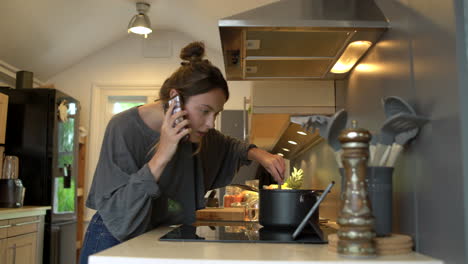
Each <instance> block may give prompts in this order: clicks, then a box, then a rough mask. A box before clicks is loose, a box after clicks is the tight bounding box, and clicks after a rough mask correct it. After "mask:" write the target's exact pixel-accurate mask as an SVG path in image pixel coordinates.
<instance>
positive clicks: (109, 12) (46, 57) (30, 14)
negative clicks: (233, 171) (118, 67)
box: [0, 0, 277, 81]
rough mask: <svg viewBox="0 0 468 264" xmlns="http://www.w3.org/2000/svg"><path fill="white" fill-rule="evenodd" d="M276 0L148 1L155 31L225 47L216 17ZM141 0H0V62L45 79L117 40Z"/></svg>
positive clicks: (121, 36)
mask: <svg viewBox="0 0 468 264" xmlns="http://www.w3.org/2000/svg"><path fill="white" fill-rule="evenodd" d="M276 1H277V0H146V2H147V3H150V4H151V8H150V11H149V13H148V15H149V17H150V19H151V23H152V27H153V34H157V31H158V30H173V31H180V32H182V33H185V34H187V35H189V36H191V37H192V38H193V39H196V40H202V41H204V42H205V44H206V45H207V46H208V47H210V48H212V49H215V50H219V51H220V50H221V44H220V42H219V32H218V27H217V21H218V19H220V18H223V17H227V16H231V15H234V14H237V13H240V12H243V11H246V10H249V9H253V8H256V7H259V6H262V5H265V4H268V3H272V2H276ZM136 2H138V1H137V0H0V60H1V61H4V62H6V63H8V64H10V65H13V66H14V67H17V68H19V69H21V70H28V71H32V72H34V76H35V77H37V78H39V79H40V80H42V81H46V80H48V79H49V78H50V77H52V76H54V75H55V74H57V73H60V72H61V71H63V70H65V69H66V68H68V67H70V66H71V65H73V64H75V63H77V62H78V61H80V60H82V59H83V58H85V57H86V56H89V55H92V54H93V53H95V52H96V51H98V50H100V49H102V48H104V47H106V46H108V45H110V44H112V43H113V42H115V41H119V40H120V39H122V38H124V37H125V36H126V34H127V25H128V22H129V21H130V19H131V17H132V16H133V15H135V14H136V9H135V3H136Z"/></svg>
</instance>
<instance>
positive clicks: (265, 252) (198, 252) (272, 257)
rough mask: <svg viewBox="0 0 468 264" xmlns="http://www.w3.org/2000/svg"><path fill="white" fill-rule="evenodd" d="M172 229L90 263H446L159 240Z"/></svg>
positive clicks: (305, 247) (306, 247) (312, 248)
mask: <svg viewBox="0 0 468 264" xmlns="http://www.w3.org/2000/svg"><path fill="white" fill-rule="evenodd" d="M170 230H171V228H169V227H161V228H157V229H155V230H152V231H150V232H148V233H145V234H143V235H141V236H139V237H136V238H134V239H131V240H129V241H126V242H124V243H122V244H120V245H117V246H115V247H113V248H110V249H107V250H104V251H102V252H99V253H97V254H95V255H92V256H90V259H89V264H133V263H135V264H136V263H138V264H153V263H165V264H172V263H177V264H179V263H184V264H185V263H191V264H194V263H197V264H198V263H223V264H234V263H243V264H257V263H291V262H292V263H294V264H303V263H304V264H305V263H327V264H332V263H345V262H348V263H350V262H354V263H355V262H367V263H373V262H378V263H393V264H394V263H407V262H412V263H421V264H422V263H427V264H429V263H431V264H436V263H437V264H442V263H443V262H442V261H440V260H436V259H433V258H429V257H427V256H424V255H421V254H418V253H414V252H413V253H410V254H405V255H396V256H384V257H377V258H372V259H349V258H342V257H340V256H338V255H337V254H336V253H332V252H329V251H328V249H327V245H313V244H269V243H222V242H169V241H159V237H161V236H163V235H164V234H166V233H167V232H169V231H170Z"/></svg>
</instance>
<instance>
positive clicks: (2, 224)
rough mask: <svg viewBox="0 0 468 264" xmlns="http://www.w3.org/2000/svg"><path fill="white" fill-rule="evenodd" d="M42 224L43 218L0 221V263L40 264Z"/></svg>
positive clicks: (33, 217)
mask: <svg viewBox="0 0 468 264" xmlns="http://www.w3.org/2000/svg"><path fill="white" fill-rule="evenodd" d="M43 224H44V222H43V216H31V217H19V218H12V219H5V220H0V263H2V264H3V263H6V264H40V263H41V261H40V258H39V257H38V254H39V253H40V252H42V243H40V242H41V240H42V237H43V234H42V233H41V232H40V230H42V227H43ZM41 255H42V254H41Z"/></svg>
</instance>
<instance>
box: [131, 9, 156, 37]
mask: <svg viewBox="0 0 468 264" xmlns="http://www.w3.org/2000/svg"><path fill="white" fill-rule="evenodd" d="M149 8H150V4H148V3H143V2H139V3H137V4H136V9H137V12H138V15H135V16H133V17H132V19H131V20H130V23H128V33H130V32H132V33H135V34H140V35H145V38H146V37H147V35H148V34H150V33H151V32H153V30H152V29H151V22H150V20H149V17H148V16H147V15H146V12H147V11H148V9H149Z"/></svg>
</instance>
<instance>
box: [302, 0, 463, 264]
mask: <svg viewBox="0 0 468 264" xmlns="http://www.w3.org/2000/svg"><path fill="white" fill-rule="evenodd" d="M376 2H377V4H378V5H379V6H380V8H381V9H382V11H383V13H384V14H385V15H386V16H387V18H388V19H389V21H390V24H391V29H390V30H389V31H388V32H387V33H386V34H385V35H384V36H383V38H382V39H381V41H380V42H378V44H377V45H376V46H375V47H374V48H372V49H371V50H370V52H369V53H368V54H367V55H366V57H365V58H364V59H363V61H362V62H361V65H360V66H359V67H357V68H356V69H355V70H354V71H353V72H352V73H351V75H350V77H349V79H348V82H347V88H346V90H344V94H342V95H341V96H340V97H341V98H340V99H341V100H343V101H344V105H345V107H346V109H347V110H348V111H349V118H350V120H351V119H356V120H358V121H359V125H360V126H361V127H365V128H368V129H370V130H371V131H372V132H375V131H379V130H380V127H381V125H382V123H383V121H384V112H383V109H382V106H381V102H380V99H381V98H382V97H384V96H389V95H396V96H400V97H402V98H403V99H405V100H407V101H409V102H410V104H411V105H413V106H414V107H415V109H416V112H417V113H419V114H422V115H425V116H427V117H429V118H430V119H431V122H430V124H428V125H426V126H425V127H424V128H423V129H422V130H421V131H420V134H419V136H418V138H417V139H416V140H414V141H413V142H411V144H410V145H409V146H408V147H407V148H406V150H405V151H404V153H403V155H402V156H401V157H400V159H399V160H398V161H397V164H396V168H395V172H394V175H393V176H394V178H393V180H394V185H393V187H394V196H395V197H394V202H395V207H396V208H395V210H394V221H395V223H396V225H395V227H394V231H395V232H401V233H405V234H409V235H411V236H412V237H413V238H414V240H415V242H416V250H417V251H418V252H421V253H424V254H427V255H430V256H433V257H435V258H440V259H443V260H444V261H445V262H446V263H464V262H466V256H465V253H464V252H466V251H465V249H466V248H467V245H466V235H465V232H466V225H465V223H466V222H467V220H466V219H465V213H466V212H465V209H464V208H465V203H466V201H467V198H466V197H465V196H464V191H465V190H467V188H466V187H464V185H467V183H466V181H465V179H467V177H466V176H464V175H466V174H467V172H466V168H467V167H466V166H467V165H468V162H467V157H466V153H468V152H467V150H468V147H467V143H466V141H467V140H466V139H467V135H468V133H467V132H468V125H467V124H468V122H467V119H468V117H467V115H468V111H467V109H466V108H467V107H466V105H467V103H468V94H467V91H466V90H467V89H466V87H467V81H466V77H465V76H466V56H465V52H466V47H465V43H464V41H465V33H464V21H463V4H462V3H463V2H462V1H461V0H460V1H458V0H452V1H427V0H412V1H409V0H392V1H389V0H378V1H376ZM465 24H466V23H465ZM337 94H338V93H337ZM462 131H463V132H462ZM313 151H316V152H318V154H315V153H312V152H311V153H308V154H307V155H308V156H307V157H306V159H309V160H308V161H307V162H313V161H314V160H313V159H314V157H318V156H319V155H328V150H320V149H317V150H313ZM317 163H318V161H317ZM315 166H316V167H317V168H319V167H321V166H324V165H322V164H318V165H315ZM329 168H330V169H332V170H334V169H335V167H334V166H333V165H330V166H329ZM319 172H320V170H319V169H316V170H315V172H314V174H313V177H314V178H315V179H316V181H321V175H319ZM335 175H336V174H330V176H329V177H331V178H333V177H335ZM327 180H329V179H327Z"/></svg>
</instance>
